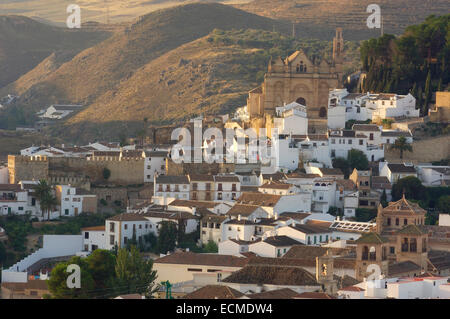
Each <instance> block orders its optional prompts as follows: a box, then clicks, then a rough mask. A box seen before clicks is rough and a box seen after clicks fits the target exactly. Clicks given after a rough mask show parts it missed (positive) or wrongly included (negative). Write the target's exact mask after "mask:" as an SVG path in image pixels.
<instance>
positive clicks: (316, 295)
mask: <svg viewBox="0 0 450 319" xmlns="http://www.w3.org/2000/svg"><path fill="white" fill-rule="evenodd" d="M295 299H336V298H335V297H332V296H330V295H328V294H326V293H324V292H302V293H301V294H299V295H298V296H296V297H295Z"/></svg>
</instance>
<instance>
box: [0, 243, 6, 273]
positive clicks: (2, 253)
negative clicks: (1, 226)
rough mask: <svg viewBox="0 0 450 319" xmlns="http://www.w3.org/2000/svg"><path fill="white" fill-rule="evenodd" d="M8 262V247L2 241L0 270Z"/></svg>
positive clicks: (0, 246)
mask: <svg viewBox="0 0 450 319" xmlns="http://www.w3.org/2000/svg"><path fill="white" fill-rule="evenodd" d="M5 262H6V248H5V245H3V243H2V242H0V270H1V266H3V264H4V263H5Z"/></svg>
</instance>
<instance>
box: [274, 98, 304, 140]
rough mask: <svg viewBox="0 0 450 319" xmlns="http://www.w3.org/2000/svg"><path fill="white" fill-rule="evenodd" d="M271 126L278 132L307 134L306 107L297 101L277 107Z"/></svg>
mask: <svg viewBox="0 0 450 319" xmlns="http://www.w3.org/2000/svg"><path fill="white" fill-rule="evenodd" d="M275 112H276V117H275V118H274V123H273V127H274V128H277V129H278V133H279V134H291V135H292V134H294V135H307V134H308V117H307V115H306V107H305V106H304V105H301V104H299V103H297V102H292V103H290V104H287V105H285V106H281V107H277V108H276V110H275Z"/></svg>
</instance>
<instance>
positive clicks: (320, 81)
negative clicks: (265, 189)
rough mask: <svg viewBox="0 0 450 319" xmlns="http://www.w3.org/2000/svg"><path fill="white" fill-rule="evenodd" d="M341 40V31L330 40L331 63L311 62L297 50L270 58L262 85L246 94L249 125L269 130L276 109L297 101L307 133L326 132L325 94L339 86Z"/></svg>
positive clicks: (341, 70) (340, 78)
mask: <svg viewBox="0 0 450 319" xmlns="http://www.w3.org/2000/svg"><path fill="white" fill-rule="evenodd" d="M343 48H344V39H343V37H342V29H340V28H339V29H337V30H336V37H335V38H334V40H333V61H332V62H331V63H329V62H327V61H325V59H322V60H321V61H320V62H316V61H314V62H313V61H311V60H310V59H309V58H308V57H307V56H306V54H305V53H304V52H303V51H302V50H300V51H296V52H294V53H293V54H292V55H291V56H289V57H288V58H286V59H284V60H283V59H281V58H280V57H278V58H276V59H271V61H270V62H269V66H268V72H267V73H266V74H265V76H264V83H263V84H262V85H261V86H260V87H258V88H255V89H253V90H252V91H250V92H249V96H248V99H247V109H248V112H249V114H250V120H251V122H253V123H255V124H253V125H252V126H259V128H260V127H261V121H260V120H259V121H258V120H256V119H258V118H259V119H261V118H263V119H264V121H263V122H264V126H263V127H266V128H268V129H270V128H269V127H268V126H270V123H271V122H272V117H273V115H274V114H275V108H276V107H277V106H283V105H285V104H288V103H291V102H294V101H295V102H297V103H300V104H302V105H304V106H306V109H307V116H308V131H309V132H310V133H320V132H323V131H326V130H327V109H328V92H329V90H330V89H335V88H340V87H341V86H342V76H343Z"/></svg>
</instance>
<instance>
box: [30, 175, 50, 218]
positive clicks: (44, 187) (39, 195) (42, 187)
mask: <svg viewBox="0 0 450 319" xmlns="http://www.w3.org/2000/svg"><path fill="white" fill-rule="evenodd" d="M51 192H52V188H51V186H50V185H49V184H48V183H47V181H46V180H45V179H41V180H40V181H39V182H38V183H37V184H36V185H35V186H34V196H35V197H36V199H37V200H38V201H39V204H40V208H41V213H42V217H44V213H45V212H46V210H47V209H48V205H47V203H48V199H49V198H50V196H51Z"/></svg>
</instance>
